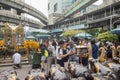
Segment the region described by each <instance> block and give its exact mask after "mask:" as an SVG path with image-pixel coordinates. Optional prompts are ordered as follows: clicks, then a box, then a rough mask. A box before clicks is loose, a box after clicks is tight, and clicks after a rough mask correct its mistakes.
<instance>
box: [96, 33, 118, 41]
mask: <svg viewBox="0 0 120 80" xmlns="http://www.w3.org/2000/svg"><path fill="white" fill-rule="evenodd" d="M97 39H100V40H101V41H102V42H106V41H115V42H117V43H118V41H119V39H118V36H117V35H115V34H111V33H110V32H104V33H101V34H99V35H98V36H97Z"/></svg>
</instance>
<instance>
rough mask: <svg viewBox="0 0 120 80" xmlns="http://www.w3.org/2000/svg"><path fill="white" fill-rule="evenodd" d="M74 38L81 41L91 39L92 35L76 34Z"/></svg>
mask: <svg viewBox="0 0 120 80" xmlns="http://www.w3.org/2000/svg"><path fill="white" fill-rule="evenodd" d="M75 37H78V38H80V39H83V38H88V39H91V38H92V35H91V34H88V33H78V34H76V35H75Z"/></svg>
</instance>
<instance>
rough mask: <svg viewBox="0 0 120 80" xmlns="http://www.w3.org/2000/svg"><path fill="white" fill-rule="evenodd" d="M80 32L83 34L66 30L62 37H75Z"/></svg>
mask: <svg viewBox="0 0 120 80" xmlns="http://www.w3.org/2000/svg"><path fill="white" fill-rule="evenodd" d="M80 32H84V31H82V30H67V31H65V32H64V33H63V36H70V37H73V36H75V35H76V34H78V33H80Z"/></svg>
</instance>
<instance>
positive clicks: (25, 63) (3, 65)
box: [0, 57, 30, 67]
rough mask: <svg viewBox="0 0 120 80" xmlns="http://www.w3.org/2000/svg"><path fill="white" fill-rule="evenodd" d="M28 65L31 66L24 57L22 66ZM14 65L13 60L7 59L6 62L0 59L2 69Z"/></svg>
mask: <svg viewBox="0 0 120 80" xmlns="http://www.w3.org/2000/svg"><path fill="white" fill-rule="evenodd" d="M28 64H30V63H29V61H28V58H25V57H22V59H21V65H28ZM12 65H13V61H12V58H6V59H5V60H3V59H0V67H5V66H12Z"/></svg>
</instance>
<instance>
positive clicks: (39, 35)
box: [36, 34, 50, 37]
mask: <svg viewBox="0 0 120 80" xmlns="http://www.w3.org/2000/svg"><path fill="white" fill-rule="evenodd" d="M36 37H50V35H48V34H37V35H36Z"/></svg>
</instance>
